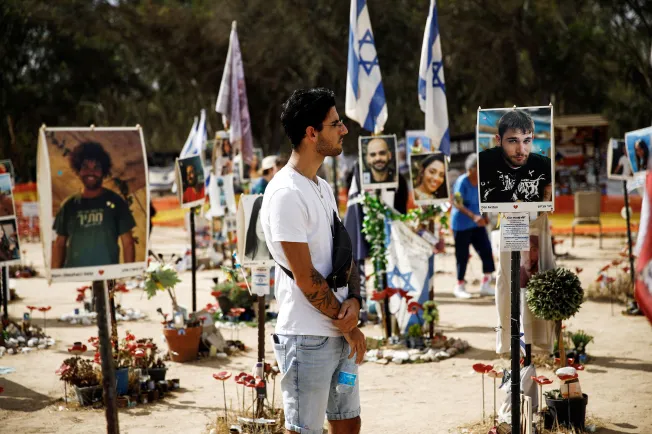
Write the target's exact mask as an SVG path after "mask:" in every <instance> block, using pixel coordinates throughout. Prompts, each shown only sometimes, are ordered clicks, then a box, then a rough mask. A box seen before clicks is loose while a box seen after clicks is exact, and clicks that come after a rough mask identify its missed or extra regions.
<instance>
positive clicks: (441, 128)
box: [418, 0, 450, 153]
mask: <svg viewBox="0 0 652 434" xmlns="http://www.w3.org/2000/svg"><path fill="white" fill-rule="evenodd" d="M443 62H444V59H443V56H442V52H441V38H440V37H439V25H438V23H437V5H436V1H435V0H431V2H430V12H429V14H428V20H427V21H426V31H425V33H424V35H423V44H422V46H421V61H420V64H419V86H418V90H419V92H418V94H419V106H420V107H421V111H422V112H424V113H425V125H426V135H427V136H428V137H430V139H431V140H432V144H433V149H434V150H436V149H439V148H440V145H441V143H442V140H444V138H445V136H446V132H447V131H448V108H447V106H446V91H445V89H444V63H443ZM435 74H436V76H435ZM448 146H449V147H450V144H449V145H448ZM442 151H444V152H447V153H450V149H448V150H445V149H442Z"/></svg>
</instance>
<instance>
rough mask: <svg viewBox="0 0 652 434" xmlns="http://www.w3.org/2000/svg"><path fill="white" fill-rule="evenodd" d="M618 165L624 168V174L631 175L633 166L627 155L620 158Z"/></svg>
mask: <svg viewBox="0 0 652 434" xmlns="http://www.w3.org/2000/svg"><path fill="white" fill-rule="evenodd" d="M618 165H619V166H621V167H622V168H623V176H630V175H631V174H632V166H631V164H630V162H629V158H627V155H623V156H621V157H620V158H619V159H618Z"/></svg>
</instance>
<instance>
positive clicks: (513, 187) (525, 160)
mask: <svg viewBox="0 0 652 434" xmlns="http://www.w3.org/2000/svg"><path fill="white" fill-rule="evenodd" d="M533 140H534V121H533V120H532V118H531V117H530V115H529V114H528V113H527V112H525V111H523V110H510V111H508V112H507V113H505V114H504V115H503V116H502V117H501V118H500V120H499V121H498V134H496V143H497V145H496V146H495V147H493V148H490V149H487V150H484V151H482V152H480V153H479V154H478V158H479V161H478V166H479V174H480V200H481V202H484V203H505V202H550V201H552V162H551V160H550V158H548V157H546V156H543V155H540V154H537V153H534V152H532V142H533Z"/></svg>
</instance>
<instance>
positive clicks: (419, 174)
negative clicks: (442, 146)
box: [410, 152, 449, 205]
mask: <svg viewBox="0 0 652 434" xmlns="http://www.w3.org/2000/svg"><path fill="white" fill-rule="evenodd" d="M445 158H446V156H445V155H444V154H443V153H441V152H436V153H432V154H421V155H411V156H410V175H411V177H412V187H413V191H414V200H415V202H416V203H417V204H419V205H429V204H433V203H437V202H441V201H443V200H446V199H448V196H449V195H448V182H447V178H446V176H447V174H446V172H447V170H446V169H447V167H446V160H445Z"/></svg>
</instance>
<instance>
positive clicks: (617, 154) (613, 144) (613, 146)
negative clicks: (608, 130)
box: [607, 139, 633, 180]
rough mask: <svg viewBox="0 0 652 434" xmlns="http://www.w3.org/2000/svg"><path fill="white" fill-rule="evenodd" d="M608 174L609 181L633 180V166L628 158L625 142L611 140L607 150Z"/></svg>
mask: <svg viewBox="0 0 652 434" xmlns="http://www.w3.org/2000/svg"><path fill="white" fill-rule="evenodd" d="M607 170H608V172H607V174H608V178H609V179H620V180H628V179H632V175H633V172H632V165H631V163H630V161H629V158H628V157H627V146H626V144H625V141H624V140H618V139H611V140H610V141H609V148H608V149H607Z"/></svg>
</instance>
